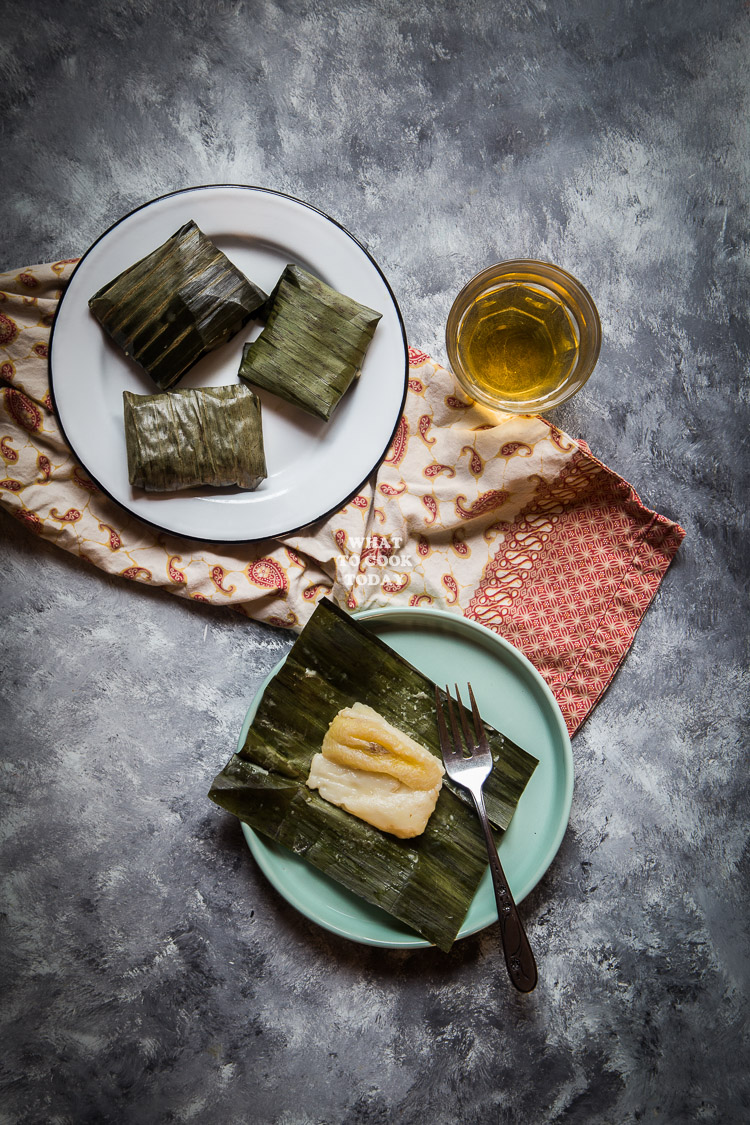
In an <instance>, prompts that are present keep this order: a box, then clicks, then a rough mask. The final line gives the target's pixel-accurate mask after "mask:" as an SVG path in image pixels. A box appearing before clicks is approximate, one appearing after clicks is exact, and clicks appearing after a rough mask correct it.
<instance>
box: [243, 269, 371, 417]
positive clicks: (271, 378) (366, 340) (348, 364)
mask: <svg viewBox="0 0 750 1125" xmlns="http://www.w3.org/2000/svg"><path fill="white" fill-rule="evenodd" d="M265 313H266V327H265V328H264V329H263V331H262V332H261V334H260V336H259V337H258V338H257V340H254V341H253V342H252V343H249V344H245V347H244V350H243V353H242V362H241V364H240V372H239V373H240V375H241V377H242V378H243V379H246V380H247V382H248V383H251V384H252V385H253V386H257V387H263V388H264V389H265V390H267V391H272V392H273V393H274V394H276V395H278V396H279V397H280V398H283V399H286V401H287V402H291V403H293V404H294V405H295V406H299V407H300V408H301V409H302V410H305V411H307V413H309V414H314V415H315V416H316V417H318V418H323V419H324V420H325V421H328V419H329V418H330V417H331V414H332V413H333V411H334V410H335V408H336V406H337V405H338V403H339V402H340V400H341V398H342V396H343V395H344V394H345V392H346V391H347V390H348V388H349V387H350V385H351V383H352V380H353V379H354V378H355V376H357V375H358V374H359V372H360V370H361V368H362V363H363V361H364V358H365V354H366V352H367V349H368V347H369V346H370V341H371V340H372V337H373V334H374V332H375V329H376V327H377V324H378V321H379V320H380V319H381V315H382V314H381V313H378V312H375V310H374V309H368V308H367V306H366V305H360V304H359V303H358V302H357V301H355V300H353V299H352V298H351V297H346V296H344V294H343V293H339V292H338V291H337V290H336V289H332V288H331V286H330V285H326V284H325V282H323V281H320V280H319V279H318V278H317V277H313V275H312V274H310V273H308V272H307V271H306V270H303V269H302V268H301V267H300V266H294V265H289V266H287V267H286V269H285V270H284V272H283V274H282V275H281V277H280V278H279V280H278V282H277V284H276V287H275V289H274V291H273V293H272V294H271V296H270V297H269V299H268V303H267V305H266V309H265Z"/></svg>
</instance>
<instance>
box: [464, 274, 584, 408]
mask: <svg viewBox="0 0 750 1125" xmlns="http://www.w3.org/2000/svg"><path fill="white" fill-rule="evenodd" d="M601 338H602V331H601V322H600V320H599V314H598V312H597V310H596V305H595V304H594V302H593V300H592V299H591V296H590V294H589V293H588V292H587V291H586V290H585V289H584V287H583V286H582V285H581V283H580V282H579V281H576V279H575V278H574V277H573V276H572V275H571V274H569V273H567V272H566V271H565V270H563V269H560V267H559V266H553V265H551V264H550V263H549V262H537V261H534V260H533V259H514V260H513V261H508V262H500V263H499V264H498V265H494V266H490V267H489V268H488V269H486V270H482V272H481V273H478V274H477V275H476V277H473V278H472V279H471V281H469V282H468V284H467V285H465V286H464V288H463V289H462V290H461V292H460V293H459V294H458V296H457V297H456V300H455V301H454V302H453V307H452V309H451V311H450V313H449V315H448V323H447V325H446V330H445V342H446V346H447V349H448V358H449V360H450V364H451V367H452V368H453V373H454V374H455V376H456V378H457V379H458V381H459V383H460V384H461V386H462V387H463V389H464V390H465V391H466V394H467V395H469V397H470V398H473V399H475V400H476V401H478V402H482V403H484V404H485V405H486V406H491V407H493V409H495V410H503V411H508V412H510V413H513V414H539V413H541V412H543V411H546V410H550V409H552V407H554V406H559V405H560V404H561V403H563V402H567V400H568V399H569V398H572V397H573V395H574V394H576V393H577V392H578V391H579V390H580V389H581V387H582V386H583V385H584V383H585V382H586V380H587V379H588V377H589V375H590V374H591V372H592V371H593V370H594V367H595V366H596V361H597V359H598V358H599V349H600V347H601Z"/></svg>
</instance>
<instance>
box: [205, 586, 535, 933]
mask: <svg viewBox="0 0 750 1125" xmlns="http://www.w3.org/2000/svg"><path fill="white" fill-rule="evenodd" d="M358 703H359V704H364V705H365V707H366V708H373V709H374V710H375V711H377V712H378V714H379V715H380V716H382V717H383V718H384V719H385V720H387V722H388V723H389V724H392V725H393V726H394V727H397V728H398V729H399V730H400V731H402V732H403V733H404V734H406V735H408V736H409V738H412V739H414V740H415V741H417V742H418V743H420V744H421V746H422V747H424V748H425V749H426V750H428V751H430V752H431V753H433V754H434V755H435V756H436V757H438V759H439V758H440V743H439V736H438V729H437V718H436V714H435V695H434V684H433V683H432V682H431V681H430V680H429V679H428V678H427V677H426V676H425V675H423V674H422V673H421V672H420V671H418V669H416V668H415V667H414V666H413V665H412V664H410V663H409V662H408V661H406V660H404V659H403V657H401V656H400V655H399V654H398V653H396V652H395V651H394V650H393V649H392V648H391V647H390V646H389V645H387V644H386V643H385V642H384V641H382V640H381V639H380V638H379V637H377V636H375V635H374V634H373V633H372V632H370V630H369V629H368V628H367V626H366V623H364V622H358V621H356V620H354V619H353V618H352V617H350V616H349V614H347V613H345V612H344V611H343V610H341V609H339V608H338V607H337V606H335V605H334V604H333V603H332V602H330V601H328V600H327V599H323V600H322V601H321V602H319V604H318V606H317V608H316V610H315V612H314V613H313V615H312V617H311V618H310V620H309V621H308V623H307V624H306V625H305V627H304V629H303V630H302V632H301V633H300V635H299V637H298V638H297V640H296V641H295V644H294V646H293V647H292V649H291V650H290V652H289V654H288V655H287V657H286V660H285V662H284V664H283V665H282V666H281V668H280V669H279V671H278V672H277V673H276V675H275V676H274V677H273V678H272V679H271V680H270V681H269V683H268V684H267V686H266V688H265V690H264V692H263V696H262V699H261V700H260V702H259V704H258V708H257V711H256V713H255V715H254V717H253V719H252V721H251V723H250V727H249V730H248V733H247V737H246V739H245V742H244V745H243V746H242V747H240V749H239V750H238V752H237V753H236V754H235V755H234V756H233V757H232V759H231V760H230V761H229V762H228V764H227V765H226V766H225V768H224V769H223V770H222V771H221V773H219V774H218V775H217V777H216V778H215V779H214V782H213V785H212V787H211V790H210V793H209V797H210V798H211V800H212V801H214V802H215V803H216V804H217V805H220V806H221V807H222V808H224V809H227V810H228V811H229V812H231V813H233V814H234V815H235V816H237V817H239V819H240V820H242V821H244V822H245V823H246V824H248V825H250V827H251V828H253V829H255V830H256V831H257V832H259V833H261V834H262V835H263V836H265V837H268V838H269V839H270V840H271V841H273V842H275V843H276V844H280V845H282V846H283V847H285V848H288V849H289V850H290V851H292V852H294V853H295V854H296V855H298V856H301V857H303V858H304V859H305V860H306V861H307V862H308V863H310V864H312V865H313V866H314V867H316V868H317V869H318V870H320V871H322V872H324V873H325V874H326V875H328V876H329V877H330V878H332V879H334V880H336V881H337V882H338V883H340V884H342V885H343V886H344V887H346V888H347V889H348V890H349V891H351V892H353V893H354V894H356V895H358V896H359V897H360V898H363V899H365V900H366V901H367V902H369V903H372V904H374V905H375V906H378V907H380V908H381V909H382V910H385V911H386V912H387V913H388V914H390V915H392V916H393V917H395V918H397V919H399V920H400V921H401V922H403V923H405V924H406V925H407V926H409V927H411V929H412V930H415V931H416V932H417V933H418V934H420V935H421V936H422V937H424V938H426V939H427V940H428V941H430V942H432V943H434V944H435V945H437V946H438V947H439V948H440V949H444V950H447V949H449V948H450V946H451V944H452V943H453V941H454V940H455V938H456V935H457V934H458V931H459V930H460V928H461V926H462V924H463V921H464V918H465V917H466V912H467V910H468V908H469V906H470V904H471V900H472V899H473V897H474V894H475V892H476V889H477V887H478V885H479V881H480V879H481V877H482V875H483V873H484V871H485V870H486V867H487V851H486V847H485V843H484V838H483V835H482V830H481V827H480V825H479V820H478V819H477V816H476V813H475V812H474V809H473V807H471V806H470V805H469V804H468V803H467V801H468V800H469V799H468V798H467V796H466V794H465V793H464V792H463V791H461V790H460V789H459V788H458V787H456V786H454V785H453V783H452V782H450V781H449V780H448V779H444V783H443V785H442V788H441V789H440V792H439V796H438V798H437V803H436V805H435V807H434V811H433V812H432V814H431V815H430V817H429V819H428V821H427V825H426V827H425V829H424V831H423V832H422V833H421V834H420V835H418V836H414V837H412V838H408V839H403V838H400V837H399V836H397V835H393V834H392V833H391V832H389V831H383V830H381V829H380V828H377V827H374V826H373V825H372V824H370V823H367V822H366V821H365V820H363V819H361V818H360V817H359V816H355V815H352V814H351V813H349V812H347V811H345V810H344V809H343V808H340V807H339V806H338V805H337V804H334V803H331V802H330V801H327V800H325V799H324V798H323V797H322V796H321V795H320V793H319V792H318V791H317V790H316V789H312V788H310V786H309V784H308V778H309V776H310V769H311V763H312V760H313V758H314V756H315V755H316V754H317V753H318V751H319V750H320V749H321V745H322V743H323V740H324V738H325V737H326V732H327V731H328V729H329V726H330V724H331V721H332V720H333V719H334V717H335V716H336V715H337V714H338V713H339V712H341V710H342V709H343V708H349V707H356V704H358ZM487 735H488V740H489V743H490V747H491V749H492V754H493V759H494V763H495V765H494V769H493V771H492V774H491V775H490V777H489V779H488V781H487V783H486V786H485V800H486V805H487V812H488V815H489V817H490V820H491V821H492V823H493V824H494V825H495V827H498V828H503V829H504V828H507V826H508V824H509V823H510V819H511V817H512V816H513V813H514V811H515V808H516V805H517V803H518V800H519V799H520V797H521V794H522V793H523V791H524V788H525V786H526V784H527V782H528V780H529V778H530V777H531V775H532V773H533V772H534V769H535V767H536V765H537V760H536V758H533V757H532V756H531V755H530V754H527V753H526V751H524V750H523V749H521V747H519V746H517V745H516V744H515V743H514V742H511V740H510V739H508V738H506V737H505V735H503V734H501V733H500V732H499V731H497V730H495V729H494V728H492V727H490V726H489V725H487Z"/></svg>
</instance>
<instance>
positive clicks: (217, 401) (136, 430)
mask: <svg viewBox="0 0 750 1125" xmlns="http://www.w3.org/2000/svg"><path fill="white" fill-rule="evenodd" d="M122 397H123V409H124V414H125V443H126V446H127V453H128V477H129V480H130V483H131V484H132V485H133V486H134V487H135V488H144V489H146V490H147V491H148V492H170V491H172V490H174V489H184V488H195V487H199V486H203V485H211V486H213V487H216V488H218V487H222V486H224V485H229V484H236V485H239V487H240V488H245V489H248V490H250V491H252V490H253V489H255V488H257V487H258V485H259V484H260V482H261V481H262V480H264V479H265V477H266V459H265V454H264V451H263V429H262V424H261V407H260V402H259V400H258V398H257V397H256V395H254V394H253V392H252V391H251V390H250V389H249V388H248V387H241V386H237V385H234V386H230V387H196V388H194V389H190V390H187V389H185V390H176V391H170V392H168V393H166V394H160V395H135V394H132V393H131V392H130V391H124V392H123V396H122Z"/></svg>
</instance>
